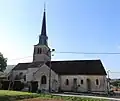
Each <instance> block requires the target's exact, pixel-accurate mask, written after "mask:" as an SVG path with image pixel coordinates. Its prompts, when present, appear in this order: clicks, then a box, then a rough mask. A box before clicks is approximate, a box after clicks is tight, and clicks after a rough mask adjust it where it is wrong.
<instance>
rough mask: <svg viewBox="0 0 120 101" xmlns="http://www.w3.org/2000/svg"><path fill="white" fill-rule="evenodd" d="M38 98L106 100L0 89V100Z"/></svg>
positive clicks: (86, 100) (70, 100)
mask: <svg viewBox="0 0 120 101" xmlns="http://www.w3.org/2000/svg"><path fill="white" fill-rule="evenodd" d="M36 97H37V98H39V99H62V100H64V101H107V100H102V99H91V98H80V97H62V96H53V95H49V94H35V93H27V92H18V91H8V90H0V101H17V100H21V99H28V98H36Z"/></svg>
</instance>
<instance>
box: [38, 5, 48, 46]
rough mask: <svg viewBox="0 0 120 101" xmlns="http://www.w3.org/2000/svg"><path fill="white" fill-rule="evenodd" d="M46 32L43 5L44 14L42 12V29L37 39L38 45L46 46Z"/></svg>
mask: <svg viewBox="0 0 120 101" xmlns="http://www.w3.org/2000/svg"><path fill="white" fill-rule="evenodd" d="M47 39H48V37H47V31H46V11H45V4H44V12H43V20H42V29H41V35H40V37H39V44H42V45H47Z"/></svg>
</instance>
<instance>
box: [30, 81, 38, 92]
mask: <svg viewBox="0 0 120 101" xmlns="http://www.w3.org/2000/svg"><path fill="white" fill-rule="evenodd" d="M37 90H38V81H31V92H32V93H36V92H37Z"/></svg>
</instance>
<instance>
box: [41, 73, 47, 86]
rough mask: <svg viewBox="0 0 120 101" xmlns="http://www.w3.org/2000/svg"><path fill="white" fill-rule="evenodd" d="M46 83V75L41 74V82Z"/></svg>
mask: <svg viewBox="0 0 120 101" xmlns="http://www.w3.org/2000/svg"><path fill="white" fill-rule="evenodd" d="M46 83H47V79H46V76H45V75H43V76H42V77H41V84H46Z"/></svg>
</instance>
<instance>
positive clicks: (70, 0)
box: [0, 0, 120, 77]
mask: <svg viewBox="0 0 120 101" xmlns="http://www.w3.org/2000/svg"><path fill="white" fill-rule="evenodd" d="M44 2H45V3H46V20H47V35H48V43H49V46H50V48H54V49H55V52H54V53H53V54H54V56H53V57H52V60H84V59H85V60H86V59H101V61H102V63H103V65H104V67H105V69H106V71H107V70H110V71H111V75H116V76H115V77H120V73H112V72H120V55H119V54H116V55H115V54H114V55H113V54H112V55H110V54H107V55H105V54H104V55H103V54H94V55H93V54H89V55H86V54H67V53H66V54H65V53H64V54H62V53H57V52H116V53H119V52H120V34H119V33H120V28H119V27H120V6H119V4H120V1H119V0H0V52H2V53H3V55H4V57H6V58H8V65H14V64H17V63H19V62H31V61H32V55H33V49H34V45H35V44H37V43H38V40H39V34H40V32H41V26H42V17H43V11H44Z"/></svg>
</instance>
